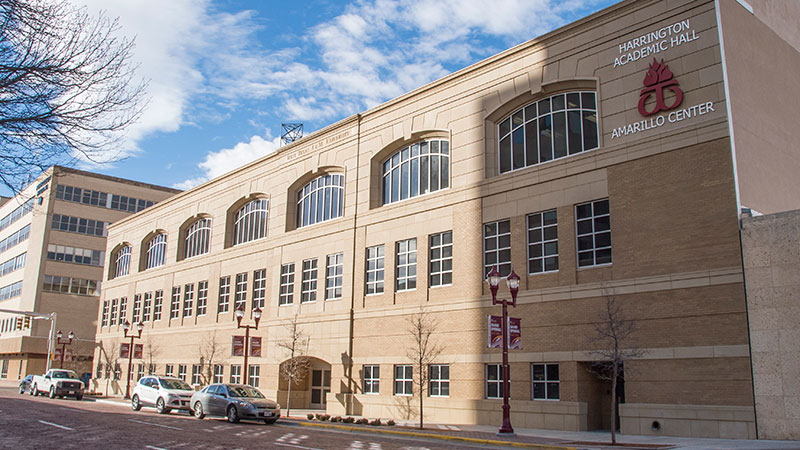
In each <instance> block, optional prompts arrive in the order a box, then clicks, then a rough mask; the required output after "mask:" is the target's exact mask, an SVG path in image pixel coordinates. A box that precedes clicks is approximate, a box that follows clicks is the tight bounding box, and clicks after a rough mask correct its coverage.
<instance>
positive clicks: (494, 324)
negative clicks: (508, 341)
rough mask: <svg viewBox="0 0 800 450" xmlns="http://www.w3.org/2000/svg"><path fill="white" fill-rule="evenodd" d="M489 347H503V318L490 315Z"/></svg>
mask: <svg viewBox="0 0 800 450" xmlns="http://www.w3.org/2000/svg"><path fill="white" fill-rule="evenodd" d="M489 348H503V318H502V317H500V316H492V315H490V316H489Z"/></svg>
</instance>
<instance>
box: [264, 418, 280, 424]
mask: <svg viewBox="0 0 800 450" xmlns="http://www.w3.org/2000/svg"><path fill="white" fill-rule="evenodd" d="M277 420H278V419H264V423H265V424H267V425H272V424H273V423H275V422H276V421H277Z"/></svg>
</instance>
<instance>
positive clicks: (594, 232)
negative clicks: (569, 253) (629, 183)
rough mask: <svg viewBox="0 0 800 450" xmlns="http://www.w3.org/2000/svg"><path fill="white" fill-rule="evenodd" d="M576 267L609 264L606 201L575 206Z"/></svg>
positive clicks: (609, 243)
mask: <svg viewBox="0 0 800 450" xmlns="http://www.w3.org/2000/svg"><path fill="white" fill-rule="evenodd" d="M575 221H576V222H575V229H576V232H577V238H578V267H590V266H599V265H602V264H611V216H610V214H609V206H608V199H607V198H606V199H603V200H595V201H593V202H589V203H583V204H580V205H575Z"/></svg>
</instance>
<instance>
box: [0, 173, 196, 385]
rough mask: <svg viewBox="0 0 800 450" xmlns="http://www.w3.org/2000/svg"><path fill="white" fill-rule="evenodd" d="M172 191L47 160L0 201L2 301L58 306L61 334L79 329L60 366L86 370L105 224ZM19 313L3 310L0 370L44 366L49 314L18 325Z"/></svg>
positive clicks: (15, 306) (11, 305) (6, 373)
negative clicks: (24, 183)
mask: <svg viewBox="0 0 800 450" xmlns="http://www.w3.org/2000/svg"><path fill="white" fill-rule="evenodd" d="M177 192H180V191H177V190H174V189H169V188H164V187H160V186H153V185H149V184H145V183H139V182H135V181H130V180H124V179H121V178H115V177H110V176H105V175H99V174H94V173H89V172H84V171H80V170H75V169H68V168H65V167H59V166H54V167H51V168H50V169H48V170H47V171H45V172H44V173H43V174H42V175H41V176H40V177H39V178H38V179H36V180H35V181H34V182H33V183H31V184H30V185H29V186H27V187H26V188H24V189H22V191H21V192H20V193H19V195H17V196H16V197H14V198H12V199H9V200H8V201H6V202H5V203H3V204H2V205H0V309H4V310H11V311H25V312H34V313H40V314H50V313H53V312H55V313H56V321H55V330H61V331H62V333H63V339H64V340H65V341H66V340H68V339H67V335H68V333H69V332H70V331H72V332H74V333H75V336H76V339H75V340H73V343H72V345H70V346H69V347H67V352H66V353H65V364H64V367H65V368H66V367H69V368H72V369H75V370H76V371H78V372H79V373H84V372H91V370H92V363H91V359H92V356H93V354H94V347H95V345H94V335H95V332H96V331H97V326H96V325H97V324H96V323H95V319H94V318H95V315H96V312H97V308H98V302H99V298H100V287H101V284H102V283H101V281H102V280H103V264H104V263H105V247H106V235H107V232H108V225H109V224H110V223H112V222H115V221H117V220H120V219H122V218H123V217H126V216H128V215H130V214H131V213H134V212H137V211H141V210H142V209H144V208H146V207H149V206H152V205H153V203H155V202H159V201H161V200H163V199H165V198H167V197H169V196H171V195H174V194H175V193H177ZM18 318H19V319H22V318H23V316H22V315H20V314H13V313H7V312H0V378H7V379H21V378H24V377H25V375H28V374H41V373H44V370H45V367H46V365H47V354H48V351H47V350H48V337H49V335H50V328H51V326H50V325H51V322H50V321H49V320H43V319H33V320H31V319H30V318H29V319H27V320H23V323H22V326H19V324H17V319H18ZM55 330H53V331H55ZM60 349H61V348H60V346H59V347H58V350H59V351H60ZM55 364H60V358H58V359H57V362H56V363H55Z"/></svg>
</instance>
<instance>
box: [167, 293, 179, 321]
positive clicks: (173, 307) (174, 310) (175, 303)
mask: <svg viewBox="0 0 800 450" xmlns="http://www.w3.org/2000/svg"><path fill="white" fill-rule="evenodd" d="M180 314H181V287H180V286H173V287H172V301H171V302H170V305H169V318H170V319H177V318H178V317H180Z"/></svg>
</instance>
